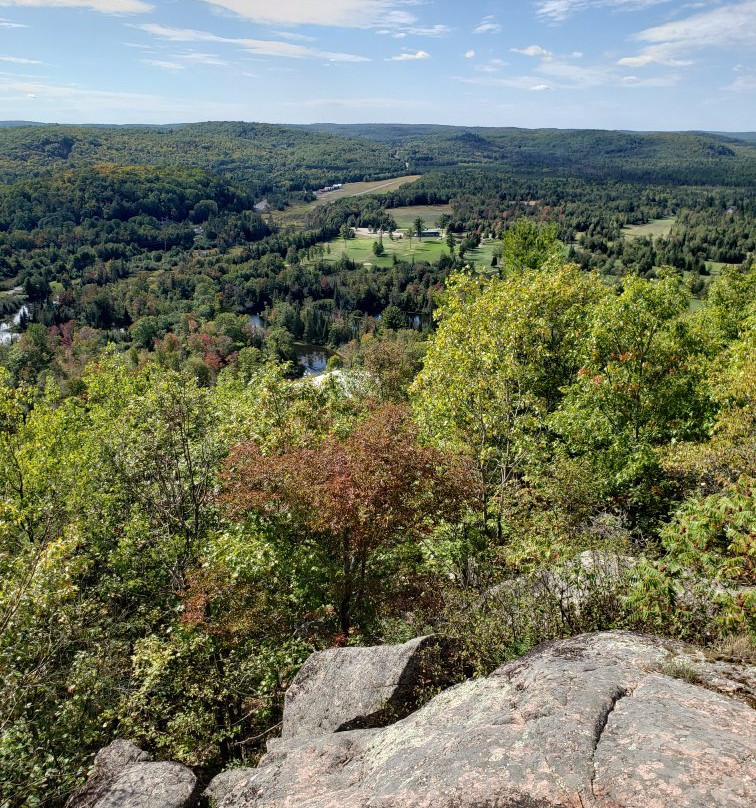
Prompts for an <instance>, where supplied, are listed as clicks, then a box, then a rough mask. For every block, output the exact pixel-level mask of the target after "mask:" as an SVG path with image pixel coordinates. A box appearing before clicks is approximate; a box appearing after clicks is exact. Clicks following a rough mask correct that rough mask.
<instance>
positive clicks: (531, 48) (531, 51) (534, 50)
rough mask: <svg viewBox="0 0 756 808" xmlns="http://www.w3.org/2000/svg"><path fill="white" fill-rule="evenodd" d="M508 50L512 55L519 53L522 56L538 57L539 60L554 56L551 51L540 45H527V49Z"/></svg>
mask: <svg viewBox="0 0 756 808" xmlns="http://www.w3.org/2000/svg"><path fill="white" fill-rule="evenodd" d="M509 50H510V51H511V52H512V53H521V54H522V55H523V56H540V57H541V58H546V57H548V56H553V55H554V54H552V52H551V51H547V50H546V49H545V48H542V47H541V46H540V45H528V47H527V48H510V49H509Z"/></svg>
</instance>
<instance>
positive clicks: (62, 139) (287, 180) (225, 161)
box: [0, 122, 756, 196]
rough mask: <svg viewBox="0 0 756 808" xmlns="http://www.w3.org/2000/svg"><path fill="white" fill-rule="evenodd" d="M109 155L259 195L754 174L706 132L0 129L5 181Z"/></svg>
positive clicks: (107, 159) (712, 181) (742, 155)
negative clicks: (458, 170)
mask: <svg viewBox="0 0 756 808" xmlns="http://www.w3.org/2000/svg"><path fill="white" fill-rule="evenodd" d="M102 163H121V164H123V163H127V164H133V163H139V164H150V165H174V166H192V167H200V168H206V169H209V170H211V171H213V172H216V173H220V174H223V175H226V176H228V177H230V178H233V179H234V180H236V181H241V182H244V183H246V184H247V190H248V191H249V192H250V193H252V194H253V195H274V196H275V194H276V193H281V194H286V193H289V192H292V191H300V190H305V189H312V188H317V187H320V186H322V185H327V184H329V183H332V182H336V181H341V182H348V181H353V180H362V179H365V178H369V179H381V178H383V177H388V176H396V175H398V174H402V173H405V172H406V171H408V170H409V171H412V172H415V173H425V172H427V171H430V170H433V169H439V168H449V167H457V166H485V165H493V166H498V167H505V168H508V169H511V170H512V171H515V172H517V173H519V174H522V173H530V174H533V175H536V176H538V175H542V174H543V173H544V172H546V171H547V172H550V173H555V172H556V173H561V174H568V175H570V176H575V175H577V176H583V177H591V178H597V179H603V178H613V179H618V180H631V181H641V182H659V181H663V182H665V183H671V184H685V185H690V184H697V185H723V184H725V185H738V186H744V185H750V184H753V183H754V182H756V143H754V142H749V141H747V140H740V139H738V138H735V137H732V136H728V135H714V134H705V133H690V132H684V133H670V132H661V133H659V132H657V133H631V132H609V131H599V130H557V129H533V130H529V129H514V128H480V127H469V128H468V127H450V126H431V125H393V124H385V125H383V124H366V125H357V124H355V125H338V124H318V125H311V126H278V125H272V124H256V123H234V122H215V123H197V124H184V125H176V126H173V127H171V126H168V127H144V126H141V127H137V126H133V127H123V126H118V127H116V126H112V127H108V126H105V127H103V126H60V125H46V126H40V125H29V126H12V127H4V128H3V127H0V180H4V181H8V180H12V179H17V178H20V177H22V176H28V175H30V174H31V175H38V174H40V173H44V172H47V171H57V170H60V169H62V168H81V167H84V166H88V165H97V164H102Z"/></svg>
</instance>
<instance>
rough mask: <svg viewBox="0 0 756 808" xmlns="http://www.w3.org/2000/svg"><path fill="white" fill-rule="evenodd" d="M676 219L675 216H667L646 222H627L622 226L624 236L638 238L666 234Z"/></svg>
mask: <svg viewBox="0 0 756 808" xmlns="http://www.w3.org/2000/svg"><path fill="white" fill-rule="evenodd" d="M676 221H677V218H676V217H675V216H668V217H667V218H666V219H653V220H652V221H650V222H649V223H648V224H629V225H628V226H627V227H623V228H622V234H623V235H624V237H625V238H638V237H639V236H651V237H652V238H658V237H659V236H668V235H669V232H670V230H672V225H673V224H674V223H675V222H676Z"/></svg>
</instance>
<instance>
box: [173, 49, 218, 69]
mask: <svg viewBox="0 0 756 808" xmlns="http://www.w3.org/2000/svg"><path fill="white" fill-rule="evenodd" d="M175 58H176V59H181V61H182V62H189V63H191V64H198V65H209V66H210V67H228V64H229V63H228V62H227V61H225V59H221V58H220V57H219V56H215V54H212V53H196V52H194V51H192V52H189V53H179V54H178V55H177V56H176V57H175Z"/></svg>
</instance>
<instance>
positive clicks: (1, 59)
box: [0, 56, 43, 65]
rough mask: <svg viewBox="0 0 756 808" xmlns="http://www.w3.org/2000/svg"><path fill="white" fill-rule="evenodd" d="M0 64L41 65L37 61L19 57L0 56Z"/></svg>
mask: <svg viewBox="0 0 756 808" xmlns="http://www.w3.org/2000/svg"><path fill="white" fill-rule="evenodd" d="M0 62H10V63H11V64H14V65H41V64H43V63H42V62H40V61H37V59H24V58H23V57H21V56H0Z"/></svg>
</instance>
